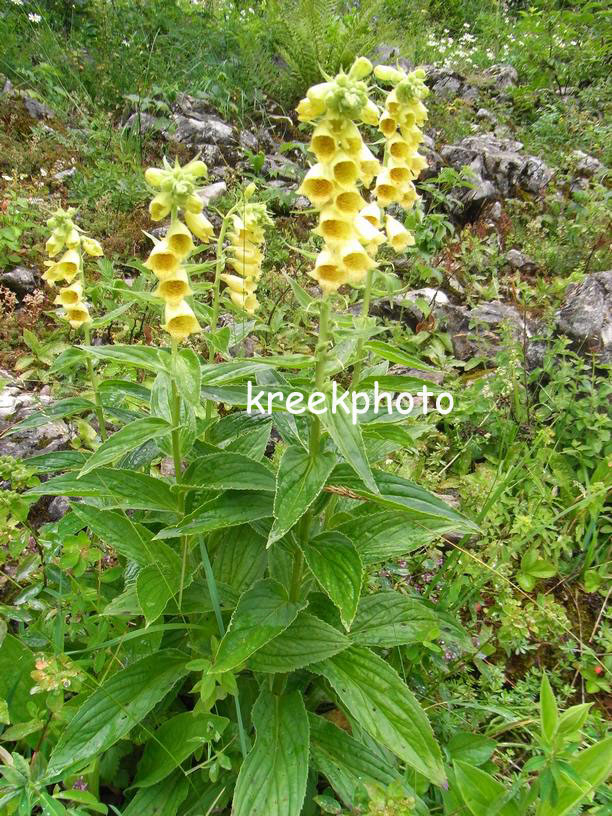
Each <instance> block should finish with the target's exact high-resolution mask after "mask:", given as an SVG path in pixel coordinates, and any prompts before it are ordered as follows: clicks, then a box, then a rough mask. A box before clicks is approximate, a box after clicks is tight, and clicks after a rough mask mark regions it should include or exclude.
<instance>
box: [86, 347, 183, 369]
mask: <svg viewBox="0 0 612 816" xmlns="http://www.w3.org/2000/svg"><path fill="white" fill-rule="evenodd" d="M83 351H86V352H87V354H89V355H91V356H92V357H97V358H98V359H99V360H104V361H106V362H112V363H122V364H123V365H128V366H135V367H136V368H144V369H146V370H147V371H155V372H156V373H159V372H160V371H165V372H169V367H170V360H171V357H170V354H169V353H167V352H163V351H161V350H160V349H157V348H154V347H153V346H122V345H116V346H114V345H113V346H83Z"/></svg>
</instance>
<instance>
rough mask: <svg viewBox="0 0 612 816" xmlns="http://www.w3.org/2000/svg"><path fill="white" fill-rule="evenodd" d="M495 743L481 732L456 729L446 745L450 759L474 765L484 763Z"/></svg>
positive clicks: (492, 750)
mask: <svg viewBox="0 0 612 816" xmlns="http://www.w3.org/2000/svg"><path fill="white" fill-rule="evenodd" d="M496 745H497V743H496V742H495V740H492V739H488V737H484V736H483V735H482V734H470V733H469V732H468V731H457V732H456V733H455V734H453V736H452V737H451V740H450V742H449V743H448V745H447V746H446V748H447V750H448V753H449V754H450V758H451V759H458V760H461V762H467V763H468V764H469V765H474V766H476V767H478V766H480V765H484V764H485V762H487V761H488V760H489V759H490V758H491V757H492V755H493V752H494V751H495V748H496Z"/></svg>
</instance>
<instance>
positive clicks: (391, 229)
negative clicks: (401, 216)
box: [385, 215, 414, 252]
mask: <svg viewBox="0 0 612 816" xmlns="http://www.w3.org/2000/svg"><path fill="white" fill-rule="evenodd" d="M385 229H386V232H387V238H388V239H389V243H390V244H391V246H392V247H393V249H394V250H395V251H396V252H402V250H404V249H406V247H407V246H414V236H413V235H412V233H411V232H409V231H408V230H407V229H406V227H405V226H404V225H403V224H401V223H400V222H399V221H397V220H396V219H395V218H393V217H392V216H391V215H388V216H387V219H386V222H385Z"/></svg>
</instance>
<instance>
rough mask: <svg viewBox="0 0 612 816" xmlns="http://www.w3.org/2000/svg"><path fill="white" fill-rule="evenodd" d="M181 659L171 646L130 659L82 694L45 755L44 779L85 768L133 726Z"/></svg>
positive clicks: (168, 684)
mask: <svg viewBox="0 0 612 816" xmlns="http://www.w3.org/2000/svg"><path fill="white" fill-rule="evenodd" d="M185 663H186V660H185V657H184V655H182V654H181V653H180V652H178V651H176V650H174V649H165V650H162V651H161V652H156V653H155V654H152V655H149V656H148V657H145V658H143V659H142V660H139V661H138V662H136V663H132V664H131V665H130V666H128V667H127V668H125V669H121V670H120V671H118V672H117V673H116V674H113V675H112V676H111V677H109V678H108V679H107V680H106V681H105V682H104V683H102V685H101V686H100V687H99V688H98V689H96V691H94V693H93V694H91V695H90V696H89V697H87V698H86V699H85V701H84V703H83V704H82V705H81V707H80V708H79V710H78V711H77V713H76V714H75V715H74V717H73V718H72V719H71V720H70V722H69V723H68V725H67V726H66V728H65V729H64V730H63V732H62V734H61V736H60V738H59V740H58V742H57V744H56V746H55V748H54V749H53V751H52V753H51V757H50V759H49V765H48V766H47V777H48V778H49V779H50V780H51V779H55V778H56V777H58V776H60V775H61V774H62V773H63V772H64V771H66V770H67V769H68V768H71V767H73V766H75V765H79V766H80V767H82V766H85V765H86V764H87V762H88V761H89V760H90V759H92V758H93V757H95V756H97V755H99V754H101V753H102V752H103V751H106V749H107V748H110V746H111V745H113V744H114V743H115V742H117V741H118V740H120V739H121V738H122V737H124V736H125V735H126V734H127V733H128V731H130V730H131V729H132V728H133V727H134V726H135V725H137V724H138V723H139V722H140V721H141V720H142V719H143V718H144V717H146V715H147V714H148V713H149V711H151V709H152V708H153V707H154V706H156V705H157V703H159V701H160V700H162V699H163V698H164V697H165V696H166V694H167V693H168V692H169V691H170V689H171V688H172V687H173V686H174V685H175V684H176V683H177V682H178V681H179V680H180V679H181V678H182V677H184V676H185V674H186V673H187V670H186V669H185Z"/></svg>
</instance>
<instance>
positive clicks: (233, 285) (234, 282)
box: [221, 273, 257, 295]
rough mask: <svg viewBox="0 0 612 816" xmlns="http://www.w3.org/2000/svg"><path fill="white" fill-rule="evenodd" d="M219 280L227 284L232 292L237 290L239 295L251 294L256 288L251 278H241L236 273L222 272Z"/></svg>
mask: <svg viewBox="0 0 612 816" xmlns="http://www.w3.org/2000/svg"><path fill="white" fill-rule="evenodd" d="M221 280H222V281H223V282H224V283H226V284H227V285H228V286H229V288H230V289H231V290H232V292H238V293H239V294H241V295H252V294H253V292H254V291H255V290H256V289H257V284H256V283H255V281H254V280H253V279H252V278H241V277H239V276H238V275H228V274H226V273H224V274H223V275H221Z"/></svg>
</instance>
